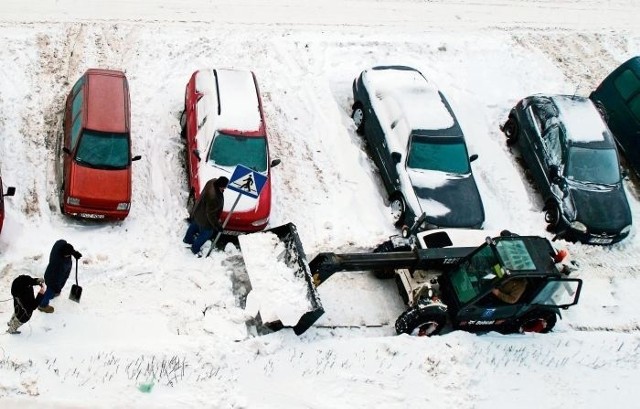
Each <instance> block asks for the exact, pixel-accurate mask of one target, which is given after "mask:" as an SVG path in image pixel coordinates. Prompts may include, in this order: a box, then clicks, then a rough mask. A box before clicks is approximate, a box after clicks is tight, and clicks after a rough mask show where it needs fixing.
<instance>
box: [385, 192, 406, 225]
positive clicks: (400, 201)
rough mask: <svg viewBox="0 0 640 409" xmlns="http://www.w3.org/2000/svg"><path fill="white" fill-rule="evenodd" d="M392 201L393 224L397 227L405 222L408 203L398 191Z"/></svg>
mask: <svg viewBox="0 0 640 409" xmlns="http://www.w3.org/2000/svg"><path fill="white" fill-rule="evenodd" d="M389 201H390V202H391V203H390V204H389V207H390V208H391V217H392V219H393V224H394V225H395V226H396V227H401V226H402V225H403V224H404V215H405V213H406V209H407V205H406V203H405V202H404V198H403V197H402V195H401V194H399V193H396V194H394V195H393V196H391V199H389Z"/></svg>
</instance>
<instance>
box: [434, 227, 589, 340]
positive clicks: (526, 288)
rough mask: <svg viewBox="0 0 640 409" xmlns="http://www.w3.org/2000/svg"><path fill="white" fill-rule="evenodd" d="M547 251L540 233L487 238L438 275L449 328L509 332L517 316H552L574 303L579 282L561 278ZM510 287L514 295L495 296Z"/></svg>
mask: <svg viewBox="0 0 640 409" xmlns="http://www.w3.org/2000/svg"><path fill="white" fill-rule="evenodd" d="M553 254H555V251H554V250H553V248H552V247H551V245H550V244H549V242H548V241H547V240H546V239H543V238H540V237H524V236H513V237H498V238H495V239H490V238H487V241H486V243H485V244H483V245H482V246H480V247H479V248H478V249H477V250H476V251H474V252H473V253H471V254H470V255H469V256H468V257H467V258H466V259H465V260H463V261H462V262H461V263H460V264H459V265H458V266H457V267H456V268H454V269H453V270H451V271H449V272H448V273H446V274H443V275H442V276H441V277H440V278H439V281H440V286H441V291H442V297H443V299H444V301H445V302H446V304H447V306H448V308H449V314H450V317H451V321H452V324H453V327H454V328H458V329H464V330H466V331H472V332H478V331H491V330H496V331H500V332H513V327H514V325H518V324H519V319H520V318H521V317H523V316H527V315H531V314H534V315H535V314H538V315H541V314H543V315H544V314H547V315H548V314H549V313H552V314H554V315H555V313H556V312H557V311H558V309H560V308H568V307H570V306H572V305H575V304H577V302H578V298H579V295H580V289H581V286H582V281H581V280H579V279H569V278H565V277H562V276H561V274H560V273H559V271H558V270H557V268H556V267H555V265H554V262H553V258H552V255H553ZM516 287H520V290H521V291H520V292H519V293H518V296H517V299H511V298H508V297H507V298H505V297H502V296H501V293H502V295H504V292H505V291H507V290H506V289H509V288H516ZM496 289H497V290H498V291H496ZM507 299H508V301H507ZM554 318H555V317H554Z"/></svg>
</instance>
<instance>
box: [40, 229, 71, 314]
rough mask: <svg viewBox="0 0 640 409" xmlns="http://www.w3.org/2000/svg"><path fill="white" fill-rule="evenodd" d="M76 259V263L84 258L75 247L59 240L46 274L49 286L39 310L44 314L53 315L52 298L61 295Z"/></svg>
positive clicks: (51, 255)
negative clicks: (72, 258)
mask: <svg viewBox="0 0 640 409" xmlns="http://www.w3.org/2000/svg"><path fill="white" fill-rule="evenodd" d="M72 256H73V257H75V259H76V263H77V262H78V260H79V259H80V258H81V257H82V254H80V252H78V251H76V249H74V248H73V246H72V245H71V244H69V243H67V242H66V241H65V240H62V239H60V240H58V241H56V242H55V243H54V244H53V247H52V248H51V254H50V255H49V264H48V265H47V269H46V270H45V272H44V281H45V283H46V284H47V291H46V292H45V293H44V297H43V298H42V301H41V302H40V306H39V307H38V309H39V310H40V311H42V312H47V313H51V312H53V307H52V306H50V305H49V301H51V299H52V298H55V297H57V296H58V295H60V292H61V291H62V289H63V288H64V285H65V284H66V283H67V279H68V278H69V274H70V273H71V264H72V262H71V257H72Z"/></svg>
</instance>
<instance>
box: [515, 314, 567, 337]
mask: <svg viewBox="0 0 640 409" xmlns="http://www.w3.org/2000/svg"><path fill="white" fill-rule="evenodd" d="M557 321H558V316H557V315H556V313H555V312H553V311H532V312H530V313H528V314H526V315H525V316H524V317H523V318H522V319H521V321H520V325H519V327H518V332H521V333H524V332H538V333H541V334H546V333H547V332H550V331H551V330H552V329H553V327H554V326H555V325H556V322H557Z"/></svg>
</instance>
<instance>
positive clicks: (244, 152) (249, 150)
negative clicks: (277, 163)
mask: <svg viewBox="0 0 640 409" xmlns="http://www.w3.org/2000/svg"><path fill="white" fill-rule="evenodd" d="M208 160H209V161H211V162H213V163H214V164H216V165H218V166H236V165H240V164H241V165H244V166H246V167H248V168H251V169H253V170H254V171H256V172H266V171H267V140H266V139H265V138H262V137H255V136H251V137H247V136H240V135H228V134H225V133H221V132H218V133H216V135H215V136H214V138H213V143H212V144H211V149H210V150H209V155H208Z"/></svg>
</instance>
